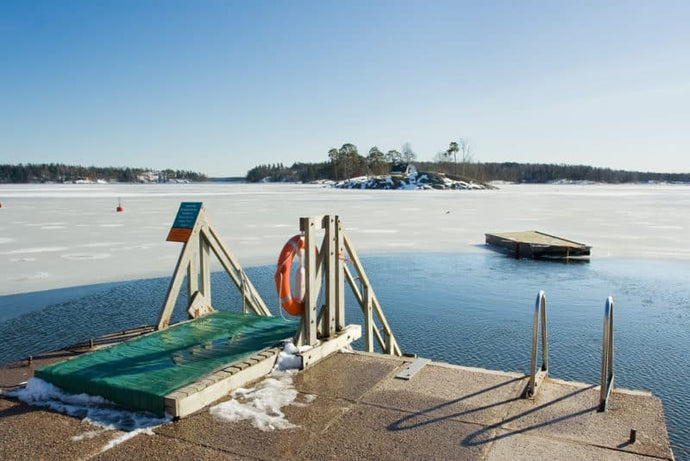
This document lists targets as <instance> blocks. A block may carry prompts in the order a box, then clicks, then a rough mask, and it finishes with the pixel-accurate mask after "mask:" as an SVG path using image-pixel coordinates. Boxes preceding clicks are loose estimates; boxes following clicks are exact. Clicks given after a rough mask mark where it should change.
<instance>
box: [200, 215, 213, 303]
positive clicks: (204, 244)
mask: <svg viewBox="0 0 690 461" xmlns="http://www.w3.org/2000/svg"><path fill="white" fill-rule="evenodd" d="M204 227H205V226H204ZM199 266H200V270H201V289H200V291H201V293H203V295H204V298H206V301H207V302H208V304H211V254H210V250H209V244H208V239H207V238H206V236H205V235H204V233H203V232H202V233H201V234H200V238H199Z"/></svg>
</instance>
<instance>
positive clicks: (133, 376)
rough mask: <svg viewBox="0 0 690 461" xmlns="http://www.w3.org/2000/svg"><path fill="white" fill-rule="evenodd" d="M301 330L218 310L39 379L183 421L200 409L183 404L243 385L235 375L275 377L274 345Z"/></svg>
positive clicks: (47, 371)
mask: <svg viewBox="0 0 690 461" xmlns="http://www.w3.org/2000/svg"><path fill="white" fill-rule="evenodd" d="M298 326H299V323H298V322H296V321H289V320H283V319H281V318H276V317H265V316H256V315H244V314H236V313H231V312H222V311H219V312H214V313H212V314H209V315H206V316H203V317H200V318H198V319H195V320H190V321H188V322H184V323H180V324H177V325H174V326H172V327H170V328H168V329H165V330H161V331H156V332H153V333H150V334H146V335H144V336H141V337H138V338H135V339H131V340H129V341H126V342H122V343H120V344H116V345H114V346H111V347H108V348H105V349H100V350H97V351H94V352H92V353H88V354H84V355H81V356H78V357H76V358H74V359H71V360H67V361H64V362H61V363H57V364H53V365H49V366H46V367H44V368H41V369H39V370H37V371H36V373H35V375H36V377H38V378H41V379H43V380H44V381H48V382H50V383H52V384H55V385H56V386H59V387H61V388H63V389H65V390H67V391H68V392H72V393H87V394H91V395H100V396H102V397H104V398H106V399H108V400H110V401H112V402H115V403H118V404H120V405H122V406H124V407H127V408H132V409H137V410H147V411H151V412H153V413H155V414H157V415H160V416H162V415H163V414H164V413H166V412H167V413H168V414H170V415H172V416H178V417H179V416H184V415H185V414H188V413H191V412H193V411H196V410H197V409H198V408H196V407H195V406H194V405H192V406H189V405H187V404H185V403H184V402H185V401H186V400H187V398H188V397H192V396H194V394H197V393H198V392H200V391H202V390H204V389H206V388H208V387H209V386H211V385H218V383H220V382H221V381H223V380H225V379H231V378H233V377H234V379H235V380H237V377H236V376H235V375H238V374H243V373H247V372H248V371H245V370H246V369H249V368H250V365H253V366H254V367H252V370H251V373H252V376H251V377H249V378H250V379H248V380H252V379H257V378H259V377H261V376H263V375H265V374H267V373H269V372H270V371H271V369H272V368H273V364H274V363H275V360H276V358H277V353H278V352H279V349H277V348H275V347H273V346H276V345H278V343H280V341H281V340H284V339H286V338H291V337H293V336H294V335H295V333H296V332H297V329H298ZM262 362H266V363H265V364H263V363H262ZM191 387H193V388H194V389H191ZM182 390H183V391H182ZM192 398H193V399H195V400H198V397H197V398H194V397H192Z"/></svg>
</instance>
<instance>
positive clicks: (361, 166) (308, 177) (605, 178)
mask: <svg viewBox="0 0 690 461" xmlns="http://www.w3.org/2000/svg"><path fill="white" fill-rule="evenodd" d="M365 160H366V159H364V160H363V161H362V162H357V163H353V165H352V167H351V168H352V169H351V170H350V171H349V172H348V173H349V174H348V177H356V176H366V175H381V174H388V173H389V172H390V171H391V167H392V164H386V166H385V170H384V169H383V168H382V167H381V165H377V169H376V170H372V168H369V167H368V166H367V162H366V161H365ZM414 165H415V166H416V167H417V169H418V170H419V171H429V172H437V173H444V174H446V175H448V176H449V177H454V178H458V179H463V180H466V181H470V180H471V181H475V182H480V183H482V182H483V183H485V182H489V181H507V182H514V183H546V182H551V181H559V180H566V181H593V182H602V183H635V182H650V181H657V182H682V183H690V173H650V172H639V171H624V170H612V169H609V168H596V167H592V166H585V165H553V164H536V163H514V162H503V163H478V162H473V163H452V162H415V163H414ZM338 173H339V171H336V169H335V168H334V165H333V164H332V162H320V163H295V164H293V165H292V166H289V167H288V166H285V165H283V164H282V163H277V164H267V165H259V166H257V167H254V168H252V169H251V170H249V172H248V173H247V181H248V182H258V181H272V182H273V181H274V182H280V181H288V182H293V181H301V182H311V181H316V180H324V179H327V180H341V179H344V178H343V175H342V174H338Z"/></svg>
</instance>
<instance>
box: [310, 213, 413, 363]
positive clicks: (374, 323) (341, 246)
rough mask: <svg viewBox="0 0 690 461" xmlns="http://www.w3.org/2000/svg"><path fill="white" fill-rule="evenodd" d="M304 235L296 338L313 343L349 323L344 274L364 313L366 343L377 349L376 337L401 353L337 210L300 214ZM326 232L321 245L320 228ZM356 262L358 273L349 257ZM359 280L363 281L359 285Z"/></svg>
mask: <svg viewBox="0 0 690 461" xmlns="http://www.w3.org/2000/svg"><path fill="white" fill-rule="evenodd" d="M300 231H301V232H302V234H303V235H304V239H305V249H304V258H305V261H306V262H305V269H306V271H305V273H306V283H305V288H306V292H305V296H304V313H303V314H302V326H301V329H300V333H299V338H298V344H300V345H309V346H315V345H317V344H318V342H319V340H322V339H327V338H333V337H334V336H337V335H339V334H340V333H341V332H342V331H343V330H345V329H346V327H345V280H347V282H348V284H349V285H350V288H351V289H352V292H353V294H354V296H355V299H356V300H357V303H358V304H359V306H360V308H361V309H362V312H363V314H364V330H365V348H366V351H367V352H373V351H374V342H375V341H376V343H378V345H379V347H380V348H381V351H382V352H383V353H386V354H390V355H397V356H401V355H402V353H401V351H400V347H399V346H398V343H397V341H396V340H395V336H394V335H393V331H392V330H391V328H390V325H389V324H388V321H387V320H386V317H385V316H384V314H383V309H381V304H380V303H379V301H378V299H377V298H376V295H375V293H374V290H373V288H372V286H371V283H370V282H369V278H368V277H367V275H366V273H365V272H364V268H363V267H362V264H361V262H360V260H359V257H358V256H357V253H356V252H355V250H354V248H353V246H352V243H351V242H350V239H349V238H348V236H347V234H346V233H345V230H344V228H343V224H342V221H341V220H340V217H338V216H331V215H325V216H317V217H308V218H301V219H300ZM321 232H323V239H322V241H321V245H320V246H318V250H317V245H316V243H317V239H318V234H319V233H321ZM346 261H347V262H350V263H352V265H353V267H354V269H355V272H356V277H355V276H354V275H353V274H352V272H351V271H350V269H349V268H348V267H347V265H346V264H345V262H346ZM357 281H359V283H360V287H358V286H357ZM324 282H325V299H324V304H323V306H321V311H320V312H319V306H318V304H317V303H318V296H319V292H320V291H321V287H322V283H324ZM347 328H349V327H347Z"/></svg>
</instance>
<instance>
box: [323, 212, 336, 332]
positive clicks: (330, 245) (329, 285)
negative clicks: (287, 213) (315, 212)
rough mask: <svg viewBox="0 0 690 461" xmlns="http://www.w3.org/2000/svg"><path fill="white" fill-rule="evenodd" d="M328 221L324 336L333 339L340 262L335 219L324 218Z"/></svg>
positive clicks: (325, 240)
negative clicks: (337, 272) (338, 261)
mask: <svg viewBox="0 0 690 461" xmlns="http://www.w3.org/2000/svg"><path fill="white" fill-rule="evenodd" d="M324 220H325V221H326V222H325V223H324V224H325V226H324V227H325V228H326V235H325V236H324V242H325V247H326V248H325V253H326V254H325V261H326V313H325V317H324V326H325V328H324V329H323V332H324V336H327V337H329V338H330V337H331V336H333V335H334V334H335V332H336V322H335V317H336V311H337V308H338V305H337V297H336V295H337V282H338V281H337V279H336V275H335V273H336V269H337V260H338V251H337V250H338V247H337V237H336V233H337V232H336V222H335V218H333V217H332V216H326V217H325V218H324Z"/></svg>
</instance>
